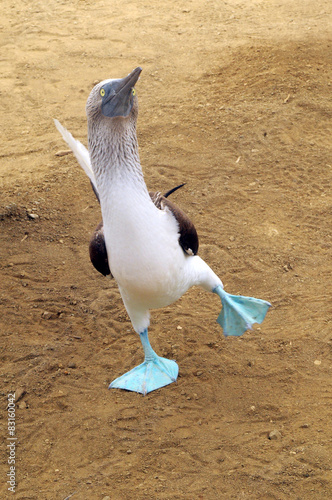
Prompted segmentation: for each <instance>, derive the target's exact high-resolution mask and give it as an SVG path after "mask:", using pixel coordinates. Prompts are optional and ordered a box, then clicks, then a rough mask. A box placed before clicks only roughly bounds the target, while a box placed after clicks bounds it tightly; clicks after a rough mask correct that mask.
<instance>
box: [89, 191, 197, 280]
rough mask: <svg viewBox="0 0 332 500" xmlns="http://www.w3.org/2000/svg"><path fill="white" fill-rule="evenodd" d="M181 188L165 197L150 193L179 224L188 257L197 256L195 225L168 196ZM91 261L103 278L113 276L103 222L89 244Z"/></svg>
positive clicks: (180, 239) (159, 206)
mask: <svg viewBox="0 0 332 500" xmlns="http://www.w3.org/2000/svg"><path fill="white" fill-rule="evenodd" d="M182 186H183V184H181V186H177V187H176V188H174V189H171V190H170V191H168V192H167V193H166V195H165V196H163V195H162V194H160V193H149V194H150V197H151V200H152V201H153V203H154V204H155V205H156V207H157V208H159V210H164V209H165V208H166V207H167V208H168V209H169V210H170V211H171V212H172V214H173V215H174V217H175V218H176V220H177V222H178V224H179V233H180V237H179V243H180V245H181V247H182V249H183V251H184V252H185V253H187V254H188V255H196V254H197V252H198V236H197V232H196V229H195V226H194V224H193V223H192V222H191V220H190V219H189V217H188V216H187V215H186V214H185V213H184V212H183V211H182V210H181V209H180V208H179V207H178V206H177V205H175V203H172V202H171V201H169V200H168V199H167V198H166V196H169V195H170V194H171V193H172V192H174V191H175V190H176V189H178V188H179V187H182ZM89 253H90V260H91V262H92V264H93V266H94V268H95V269H96V270H97V271H98V272H100V273H101V274H102V275H103V276H109V275H110V276H111V278H113V276H112V273H111V270H110V268H109V265H108V258H107V251H106V245H105V238H104V227H103V222H100V224H98V226H97V227H96V229H95V231H94V233H93V235H92V237H91V240H90V244H89Z"/></svg>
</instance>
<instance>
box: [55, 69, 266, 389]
mask: <svg viewBox="0 0 332 500" xmlns="http://www.w3.org/2000/svg"><path fill="white" fill-rule="evenodd" d="M141 71H142V68H141V67H137V68H135V69H134V70H133V71H132V72H131V73H129V74H128V75H127V76H126V77H124V78H115V79H114V78H113V79H107V80H103V81H101V82H99V83H98V84H96V85H95V86H94V87H93V89H92V90H91V92H90V95H89V97H88V99H87V102H86V115H87V126H88V149H87V148H86V147H85V146H83V144H81V143H80V142H79V141H78V140H76V139H75V138H74V137H73V136H72V135H71V134H70V132H69V131H68V130H66V129H65V128H64V127H63V126H62V125H61V123H60V122H59V121H58V120H54V122H55V125H56V127H57V129H58V131H59V132H60V134H61V135H62V137H63V139H64V140H65V141H66V142H67V144H68V146H69V147H70V148H71V149H72V151H73V153H74V155H75V156H76V159H77V160H78V162H79V164H80V165H81V167H82V168H83V169H84V171H85V173H86V174H87V176H88V177H89V179H90V183H91V185H92V188H93V191H94V192H95V194H96V196H97V199H98V201H99V202H100V207H101V215H102V222H101V223H100V224H99V225H98V226H97V228H96V230H95V232H94V234H93V236H92V239H91V241H90V245H89V248H90V258H91V261H92V263H93V265H94V266H95V268H96V269H97V270H98V271H99V272H100V273H101V274H103V275H105V276H110V277H114V279H115V281H116V283H117V285H118V288H119V291H120V295H121V297H122V300H123V303H124V306H125V309H126V311H127V313H128V315H129V318H130V320H131V323H132V326H133V329H134V330H135V332H136V333H137V334H138V335H139V338H140V340H141V344H142V347H143V351H144V361H143V362H142V363H141V364H139V365H138V366H136V367H134V368H132V369H131V370H130V371H128V372H127V373H125V374H123V375H121V376H119V377H117V378H116V379H115V380H113V381H112V382H111V383H110V385H109V388H111V389H124V390H127V391H133V392H138V393H141V394H144V395H145V394H147V393H149V392H151V391H154V390H157V389H160V388H161V387H164V386H166V385H168V384H171V383H172V382H175V381H176V380H177V377H178V371H179V368H178V364H177V363H176V361H174V360H171V359H167V358H163V357H161V356H159V355H158V354H157V353H156V352H155V351H154V349H153V348H152V346H151V344H150V340H149V336H148V328H149V325H150V311H151V310H154V309H158V308H162V307H166V306H169V305H170V304H172V303H173V302H175V301H176V300H178V299H179V298H180V297H181V296H182V295H183V294H185V293H186V292H187V291H188V290H189V289H190V288H191V287H193V286H199V287H201V288H203V289H204V290H206V291H207V292H211V293H215V294H216V295H218V296H219V297H220V299H221V303H222V309H221V312H220V314H219V316H218V318H217V322H218V323H219V325H220V326H221V327H222V329H223V334H224V336H225V337H228V336H241V335H242V334H243V333H244V332H245V331H246V330H248V329H251V328H252V325H253V324H254V323H262V321H263V320H264V318H265V316H266V314H267V311H268V310H269V308H270V306H271V304H270V303H269V302H268V301H265V300H262V299H256V298H254V297H246V296H242V295H231V294H229V293H228V292H226V291H225V290H224V286H223V283H222V281H221V279H220V278H219V277H218V276H217V275H216V274H215V272H214V271H213V270H212V269H211V268H210V267H209V265H208V264H207V263H206V262H205V261H204V260H203V259H202V258H201V257H200V256H199V255H198V247H199V243H198V236H197V232H196V229H195V226H194V224H193V223H192V222H191V220H190V219H189V217H188V216H187V215H186V214H185V213H184V212H183V211H182V210H181V209H180V208H179V207H178V206H177V205H175V204H174V203H173V202H171V201H170V200H169V199H168V196H169V194H171V192H172V191H173V190H171V191H170V192H168V193H166V194H165V196H164V195H162V194H161V193H160V192H149V191H148V188H147V186H146V183H145V180H144V176H143V171H142V167H141V163H140V157H139V151H138V142H137V131H136V128H137V127H136V126H137V118H138V96H137V92H136V87H135V86H136V83H137V81H138V80H139V78H140V75H141ZM179 187H182V185H181V186H177V187H176V188H174V190H175V189H178V188H179Z"/></svg>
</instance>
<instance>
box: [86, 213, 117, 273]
mask: <svg viewBox="0 0 332 500" xmlns="http://www.w3.org/2000/svg"><path fill="white" fill-rule="evenodd" d="M89 253H90V260H91V262H92V264H93V266H94V267H95V269H97V271H99V272H100V273H101V274H102V275H103V276H108V275H111V278H113V276H112V273H111V271H110V268H109V265H108V258H107V251H106V245H105V238H104V227H103V222H101V223H100V224H98V226H97V227H96V229H95V232H94V233H93V235H92V238H91V240H90V244H89Z"/></svg>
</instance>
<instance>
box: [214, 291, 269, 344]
mask: <svg viewBox="0 0 332 500" xmlns="http://www.w3.org/2000/svg"><path fill="white" fill-rule="evenodd" d="M213 292H214V293H216V294H217V295H219V297H220V298H221V303H222V310H221V313H220V314H219V316H218V319H217V322H218V323H219V325H220V326H221V327H222V329H223V333H224V335H225V337H228V336H229V335H235V336H240V335H242V334H243V333H244V332H245V331H246V330H248V329H251V327H252V325H253V324H254V323H262V321H263V320H264V318H265V315H266V313H267V311H268V310H269V307H270V306H271V304H270V303H269V302H267V301H266V300H261V299H255V298H254V297H243V296H242V295H230V294H229V293H227V292H225V290H224V289H223V288H222V286H217V287H216V288H215V289H214V290H213Z"/></svg>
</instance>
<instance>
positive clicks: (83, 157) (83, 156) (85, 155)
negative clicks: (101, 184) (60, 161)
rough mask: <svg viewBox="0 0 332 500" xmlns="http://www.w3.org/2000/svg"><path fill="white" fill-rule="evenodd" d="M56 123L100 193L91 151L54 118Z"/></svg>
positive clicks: (95, 188)
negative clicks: (92, 166)
mask: <svg viewBox="0 0 332 500" xmlns="http://www.w3.org/2000/svg"><path fill="white" fill-rule="evenodd" d="M54 124H55V126H56V128H57V129H58V131H59V132H60V134H61V135H62V137H63V139H64V141H65V142H66V143H67V144H68V146H69V147H70V149H71V150H72V152H73V153H74V155H75V157H76V159H77V161H78V163H79V164H80V165H81V167H82V168H83V170H84V172H85V173H86V175H87V176H88V177H89V179H90V181H91V183H92V185H93V188H94V190H95V192H96V193H98V191H97V185H96V179H95V176H94V174H93V171H92V168H91V162H90V155H89V151H88V150H87V149H86V147H85V146H83V144H82V143H81V142H80V141H78V140H77V139H75V138H74V137H73V136H72V135H71V133H70V132H68V130H67V129H66V128H65V127H63V126H62V125H61V123H60V122H59V121H58V120H56V119H54Z"/></svg>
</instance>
